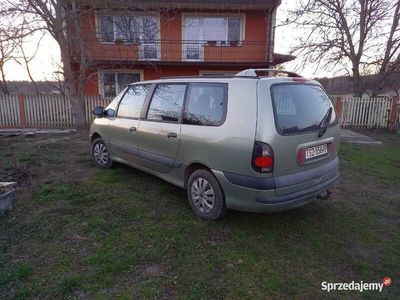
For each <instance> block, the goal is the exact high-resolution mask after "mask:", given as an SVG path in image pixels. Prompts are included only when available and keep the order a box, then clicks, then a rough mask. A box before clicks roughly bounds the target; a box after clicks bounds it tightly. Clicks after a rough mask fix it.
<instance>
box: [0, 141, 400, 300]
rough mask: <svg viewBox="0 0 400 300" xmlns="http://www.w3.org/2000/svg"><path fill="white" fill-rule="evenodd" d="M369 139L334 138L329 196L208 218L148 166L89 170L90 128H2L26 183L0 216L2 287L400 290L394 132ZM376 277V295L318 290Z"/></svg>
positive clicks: (97, 292) (193, 293)
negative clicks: (37, 131) (13, 132)
mask: <svg viewBox="0 0 400 300" xmlns="http://www.w3.org/2000/svg"><path fill="white" fill-rule="evenodd" d="M374 137H376V138H378V139H380V140H381V141H383V142H384V144H383V145H355V144H343V145H342V147H341V158H342V161H341V174H342V176H341V179H340V182H339V183H338V185H337V187H336V188H335V190H334V193H333V195H332V198H331V199H330V200H328V201H318V202H314V203H312V204H310V205H307V206H305V207H303V208H300V209H296V210H292V211H288V212H282V213H275V214H252V213H243V212H231V213H230V214H229V216H228V217H227V218H225V219H224V220H221V221H217V222H205V221H201V220H200V219H198V218H196V217H195V215H194V214H193V213H192V212H191V209H190V206H189V204H188V202H187V200H186V195H185V191H183V190H181V189H179V188H176V187H174V186H172V185H170V184H168V183H165V182H163V181H161V180H159V179H157V178H155V177H152V176H150V175H147V174H145V173H143V172H140V171H137V170H134V169H132V168H129V167H125V166H122V165H115V166H114V167H113V168H112V169H110V170H105V171H104V170H99V169H96V168H95V167H94V166H93V164H92V162H91V159H90V155H89V144H88V141H87V139H86V136H83V137H79V136H74V137H66V136H51V137H49V136H47V137H35V138H25V139H24V138H22V137H14V138H0V178H1V177H3V179H12V178H18V179H19V180H20V182H21V183H20V184H19V186H18V191H17V198H16V201H15V209H14V210H13V211H11V212H9V213H8V214H7V215H6V216H5V217H3V218H0V299H9V298H16V299H20V298H38V299H43V298H46V299H47V298H52V299H54V298H57V299H59V298H71V299H87V298H90V299H93V298H95V299H137V298H149V299H150V298H151V299H153V298H165V299H170V298H182V299H199V298H203V299H210V298H229V299H234V298H235V299H236V298H242V299H259V298H263V299H265V298H267V297H269V298H293V297H295V298H306V299H310V298H312V299H315V298H323V297H324V298H331V297H332V298H338V297H344V298H358V297H360V298H361V297H367V298H376V297H377V296H383V297H384V298H391V299H399V297H400V285H399V280H400V137H399V136H393V135H384V134H380V135H375V136H374ZM5 177H6V178H5ZM384 276H391V277H392V278H393V280H394V283H393V285H392V286H391V287H388V288H384V289H383V292H382V293H381V294H379V295H378V293H377V292H365V293H359V292H356V291H353V292H345V291H341V292H338V291H337V292H331V293H329V294H328V293H327V292H325V291H321V282H322V281H328V282H351V281H353V280H354V281H356V282H359V281H364V282H381V280H382V278H383V277H384Z"/></svg>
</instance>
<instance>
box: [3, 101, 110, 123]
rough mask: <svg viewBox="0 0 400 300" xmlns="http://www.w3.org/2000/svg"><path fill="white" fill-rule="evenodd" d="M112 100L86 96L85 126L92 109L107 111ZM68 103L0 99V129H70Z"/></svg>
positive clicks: (90, 117) (91, 115)
mask: <svg viewBox="0 0 400 300" xmlns="http://www.w3.org/2000/svg"><path fill="white" fill-rule="evenodd" d="M110 101H111V99H107V98H103V97H100V96H87V97H85V99H84V103H83V105H84V113H85V120H86V123H87V125H89V124H90V123H91V122H92V121H93V118H94V116H93V114H92V108H93V107H95V106H99V105H101V106H103V107H106V106H107V105H108V104H109V103H110ZM73 123H74V119H73V116H72V112H71V103H70V101H69V99H67V97H65V96H64V95H56V94H40V95H36V94H26V95H21V94H19V95H0V127H32V128H44V127H60V128H68V127H72V126H73Z"/></svg>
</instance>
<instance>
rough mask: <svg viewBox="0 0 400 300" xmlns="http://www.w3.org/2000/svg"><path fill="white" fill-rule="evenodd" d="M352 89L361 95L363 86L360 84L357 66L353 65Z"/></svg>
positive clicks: (357, 94)
mask: <svg viewBox="0 0 400 300" xmlns="http://www.w3.org/2000/svg"><path fill="white" fill-rule="evenodd" d="M353 89H354V94H355V95H356V96H359V97H361V96H362V94H363V88H362V86H361V76H360V70H359V67H358V66H353Z"/></svg>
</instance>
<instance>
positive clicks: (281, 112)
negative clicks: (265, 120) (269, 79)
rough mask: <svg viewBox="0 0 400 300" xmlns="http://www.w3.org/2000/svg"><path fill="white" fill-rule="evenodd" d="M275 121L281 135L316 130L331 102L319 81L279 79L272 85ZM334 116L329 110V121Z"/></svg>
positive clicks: (332, 120)
mask: <svg viewBox="0 0 400 300" xmlns="http://www.w3.org/2000/svg"><path fill="white" fill-rule="evenodd" d="M271 95H272V103H273V106H274V114H275V125H276V129H277V131H278V132H279V133H280V134H282V135H289V134H300V133H304V132H311V131H317V130H319V129H320V124H321V121H322V119H324V116H325V115H326V114H327V111H328V109H329V108H330V107H332V103H331V101H330V99H329V97H328V96H327V95H326V93H325V91H324V90H323V89H322V88H321V87H320V86H318V85H312V84H301V83H282V84H274V85H272V86H271ZM335 120H336V115H335V112H334V111H333V112H332V116H331V120H330V123H332V122H334V121H335Z"/></svg>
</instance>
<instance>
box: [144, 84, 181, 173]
mask: <svg viewBox="0 0 400 300" xmlns="http://www.w3.org/2000/svg"><path fill="white" fill-rule="evenodd" d="M185 94H186V84H185V83H168V84H157V85H156V86H155V87H154V90H153V92H152V97H151V99H149V101H148V103H147V106H148V109H147V112H146V114H145V116H144V118H143V119H142V121H141V122H140V126H139V132H138V133H139V153H138V155H139V157H140V164H141V165H142V166H144V167H146V168H148V169H151V170H154V171H157V172H160V173H169V172H171V170H172V168H173V167H174V166H175V159H176V154H177V152H178V148H179V142H180V132H181V118H182V116H181V115H182V107H183V102H184V99H185Z"/></svg>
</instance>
